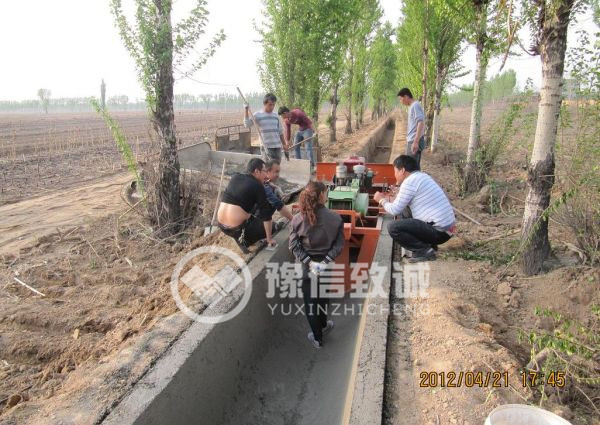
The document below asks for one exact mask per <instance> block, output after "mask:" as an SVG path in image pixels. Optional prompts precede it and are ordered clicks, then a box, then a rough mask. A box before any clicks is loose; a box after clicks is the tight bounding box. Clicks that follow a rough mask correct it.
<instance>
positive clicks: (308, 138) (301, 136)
mask: <svg viewBox="0 0 600 425" xmlns="http://www.w3.org/2000/svg"><path fill="white" fill-rule="evenodd" d="M278 113H279V115H281V117H282V118H283V124H284V126H285V144H286V146H287V145H288V144H289V142H290V138H291V137H292V124H298V126H299V127H300V128H299V129H298V132H297V133H296V140H295V142H294V151H295V152H296V158H297V159H301V158H302V156H301V151H300V145H304V146H305V148H306V153H307V155H308V158H309V159H310V166H311V167H314V166H315V158H314V155H313V142H312V139H313V137H314V133H315V131H314V130H313V126H312V121H311V120H310V118H308V116H307V115H306V113H305V112H304V111H303V110H302V109H299V108H296V109H292V110H291V111H290V110H289V109H288V108H287V107H286V106H282V107H281V108H279V111H278Z"/></svg>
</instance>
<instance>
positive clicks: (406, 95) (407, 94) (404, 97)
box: [398, 87, 413, 106]
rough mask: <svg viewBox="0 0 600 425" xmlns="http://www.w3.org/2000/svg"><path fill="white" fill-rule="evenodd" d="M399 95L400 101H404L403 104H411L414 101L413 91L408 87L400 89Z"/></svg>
mask: <svg viewBox="0 0 600 425" xmlns="http://www.w3.org/2000/svg"><path fill="white" fill-rule="evenodd" d="M398 97H399V98H400V102H402V104H403V105H406V106H410V104H411V103H413V95H412V92H411V91H410V89H408V88H407V87H404V88H402V89H400V91H399V92H398Z"/></svg>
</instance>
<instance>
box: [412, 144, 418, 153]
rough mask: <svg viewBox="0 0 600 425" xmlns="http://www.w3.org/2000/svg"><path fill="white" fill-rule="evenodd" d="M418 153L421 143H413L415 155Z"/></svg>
mask: <svg viewBox="0 0 600 425" xmlns="http://www.w3.org/2000/svg"><path fill="white" fill-rule="evenodd" d="M418 151H419V142H413V144H412V153H413V155H416V154H417V152H418Z"/></svg>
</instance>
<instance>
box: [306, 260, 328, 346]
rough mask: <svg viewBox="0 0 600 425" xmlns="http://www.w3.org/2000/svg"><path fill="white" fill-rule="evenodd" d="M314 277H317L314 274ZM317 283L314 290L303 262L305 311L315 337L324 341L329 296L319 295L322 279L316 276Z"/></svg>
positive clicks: (307, 269)
mask: <svg viewBox="0 0 600 425" xmlns="http://www.w3.org/2000/svg"><path fill="white" fill-rule="evenodd" d="M312 278H313V279H314V278H315V277H314V276H312ZM316 279H317V284H316V285H315V286H316V287H315V288H314V289H315V290H316V293H315V291H313V288H312V286H313V285H311V275H310V274H309V268H308V266H307V265H305V264H302V294H303V295H304V311H305V314H306V318H307V319H308V324H309V325H310V329H311V330H312V332H313V334H314V336H315V339H316V340H317V341H319V342H320V343H323V328H324V327H325V326H327V310H328V309H329V297H328V296H327V295H325V296H323V297H321V296H319V292H320V290H319V289H320V287H321V281H320V278H319V276H317V277H316Z"/></svg>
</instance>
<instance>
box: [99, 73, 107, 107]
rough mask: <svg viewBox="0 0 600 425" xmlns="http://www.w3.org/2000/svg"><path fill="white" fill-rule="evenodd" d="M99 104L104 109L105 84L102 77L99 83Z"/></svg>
mask: <svg viewBox="0 0 600 425" xmlns="http://www.w3.org/2000/svg"><path fill="white" fill-rule="evenodd" d="M100 106H101V107H102V109H103V110H104V109H106V84H105V83H104V79H103V80H102V84H100Z"/></svg>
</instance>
